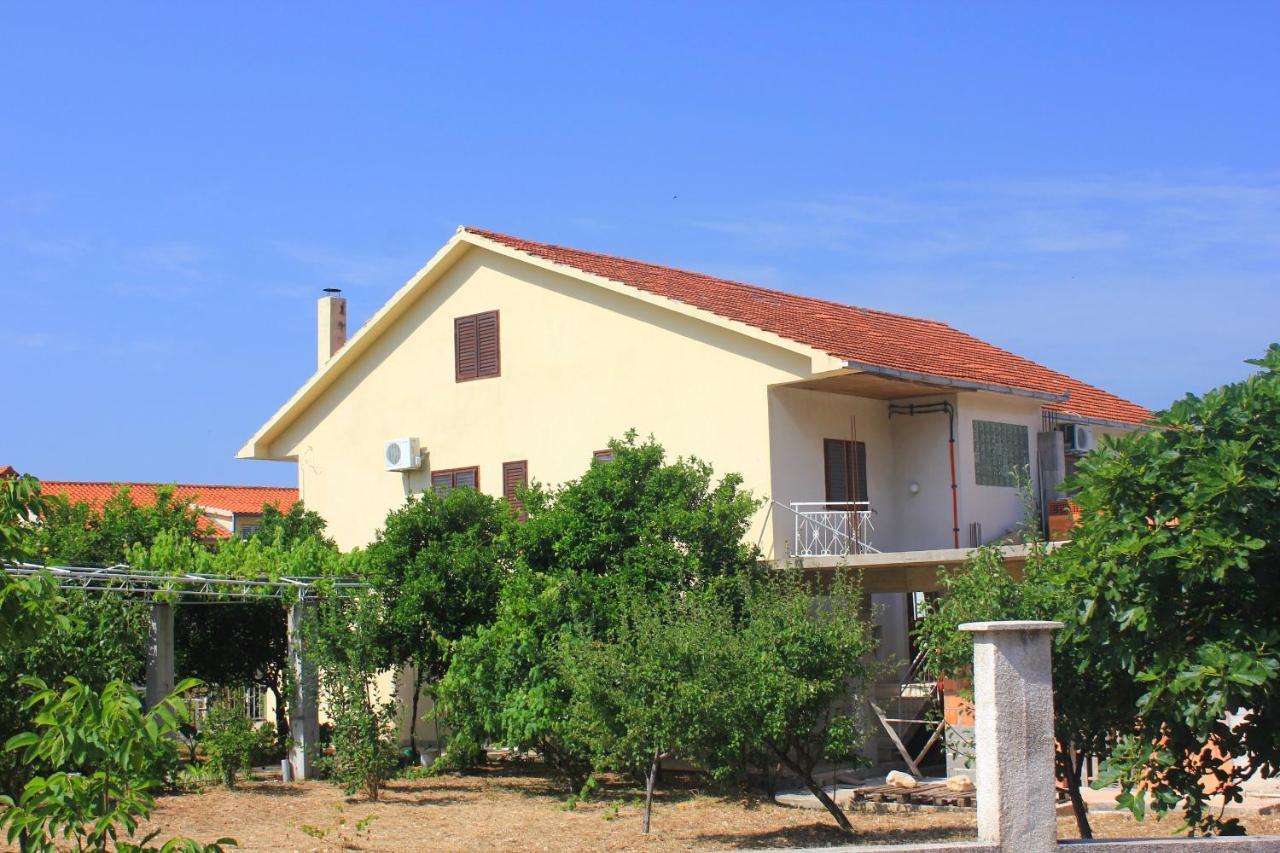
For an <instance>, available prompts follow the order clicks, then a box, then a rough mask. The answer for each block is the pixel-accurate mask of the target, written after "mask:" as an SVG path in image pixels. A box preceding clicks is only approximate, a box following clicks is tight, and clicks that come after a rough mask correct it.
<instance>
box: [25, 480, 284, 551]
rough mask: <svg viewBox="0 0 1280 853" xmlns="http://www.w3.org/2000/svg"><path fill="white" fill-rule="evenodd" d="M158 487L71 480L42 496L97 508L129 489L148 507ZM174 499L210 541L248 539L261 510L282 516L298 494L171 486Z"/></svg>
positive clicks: (43, 486)
mask: <svg viewBox="0 0 1280 853" xmlns="http://www.w3.org/2000/svg"><path fill="white" fill-rule="evenodd" d="M161 485H162V484H160V483H104V482H92V483H91V482H80V481H73V480H43V481H41V483H40V490H41V493H42V494H45V495H61V496H63V497H65V498H66V499H67V500H68V501H70V502H71V503H85V504H88V505H89V506H92V507H94V508H100V507H101V506H102V505H103V503H105V502H106V501H107V500H108V499H110V498H111V496H112V495H114V494H115V493H116V492H117V491H118V490H120V489H121V488H128V490H129V496H130V497H131V498H132V499H133V502H134V504H136V505H138V506H148V505H151V504H154V503H155V501H156V490H157V489H158V488H159V487H160V486H161ZM173 488H174V498H175V499H176V500H179V501H190V502H191V504H192V505H193V506H194V507H195V508H196V509H197V510H198V511H199V512H200V531H201V533H202V534H203V535H204V537H205V538H206V539H208V540H211V541H217V540H220V539H229V538H231V537H232V536H240V537H248V536H252V535H253V533H254V532H255V531H256V530H257V529H258V525H259V524H260V523H261V521H262V508H263V506H265V505H267V504H270V505H271V506H274V507H275V508H276V509H278V510H280V511H281V512H288V511H289V508H290V507H292V506H293V505H294V504H295V503H297V502H298V490H297V489H291V488H284V487H276V486H209V485H195V484H190V483H177V484H173Z"/></svg>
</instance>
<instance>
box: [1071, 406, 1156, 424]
mask: <svg viewBox="0 0 1280 853" xmlns="http://www.w3.org/2000/svg"><path fill="white" fill-rule="evenodd" d="M1050 413H1051V414H1052V415H1053V418H1054V420H1058V421H1062V422H1063V423H1071V424H1081V425H1083V426H1099V427H1113V428H1115V429H1151V426H1152V425H1151V424H1150V423H1130V422H1128V421H1113V420H1107V419H1106V418H1091V417H1088V416H1087V415H1075V414H1072V413H1070V412H1060V411H1058V410H1057V409H1050Z"/></svg>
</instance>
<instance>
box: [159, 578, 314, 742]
mask: <svg viewBox="0 0 1280 853" xmlns="http://www.w3.org/2000/svg"><path fill="white" fill-rule="evenodd" d="M286 612H287V611H286V609H285V607H283V606H282V605H281V602H279V601H277V600H265V601H237V602H232V601H223V602H215V603H212V604H190V603H187V604H180V605H178V607H177V609H176V612H175V613H174V668H175V670H176V671H178V672H180V673H182V674H184V675H188V676H191V677H192V678H198V679H200V680H201V681H203V682H205V683H206V684H210V685H214V686H217V687H227V688H247V687H261V688H263V689H265V690H267V691H269V692H270V693H271V695H272V698H273V699H274V706H275V727H274V728H275V731H276V735H277V738H278V745H279V746H283V745H284V740H285V738H286V737H287V736H288V733H289V727H288V721H289V716H288V711H287V705H288V703H287V702H286V701H285V699H286V694H287V693H288V691H287V689H286V682H287V681H288V678H289V670H288V657H289V637H288V631H287V627H286V622H287V620H286ZM228 649H235V650H236V651H235V654H227V650H228ZM241 716H243V713H242V714H241Z"/></svg>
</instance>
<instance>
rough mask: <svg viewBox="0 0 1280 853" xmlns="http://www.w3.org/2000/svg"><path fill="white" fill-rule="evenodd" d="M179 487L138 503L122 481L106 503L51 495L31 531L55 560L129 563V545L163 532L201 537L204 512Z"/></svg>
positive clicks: (36, 544)
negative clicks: (178, 494) (177, 494)
mask: <svg viewBox="0 0 1280 853" xmlns="http://www.w3.org/2000/svg"><path fill="white" fill-rule="evenodd" d="M175 491H176V489H175V487H174V486H171V485H167V486H158V487H157V488H156V499H155V502H154V503H148V504H145V505H138V504H135V503H134V499H133V494H132V492H131V490H130V488H129V487H128V486H119V487H117V488H116V490H115V491H114V492H113V493H112V495H111V497H110V498H108V499H107V500H106V501H104V502H103V504H102V506H101V508H97V507H93V506H90V505H89V504H86V503H84V502H78V501H77V502H73V501H70V500H69V499H68V498H67V497H66V496H65V495H53V496H50V497H48V498H47V499H46V501H45V506H44V508H43V509H44V511H43V514H42V517H41V520H40V523H39V524H38V525H36V526H35V527H34V528H33V531H32V532H33V535H34V537H35V539H34V550H35V551H36V552H37V553H39V554H40V555H42V557H43V559H44V560H45V561H47V562H48V563H50V564H58V565H64V566H65V565H110V564H113V563H120V562H124V561H125V560H126V556H125V551H126V549H127V548H128V547H129V546H131V545H136V544H138V543H144V544H147V543H150V542H152V541H154V540H155V538H156V536H157V535H158V534H160V533H161V531H166V532H170V533H173V534H175V535H177V536H181V537H185V538H190V539H193V540H198V539H199V538H200V532H199V529H200V528H199V525H200V512H199V511H198V510H197V509H196V508H195V507H194V506H193V505H192V504H191V502H190V501H188V500H179V499H178V498H177V497H175Z"/></svg>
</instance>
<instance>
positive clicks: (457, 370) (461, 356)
mask: <svg viewBox="0 0 1280 853" xmlns="http://www.w3.org/2000/svg"><path fill="white" fill-rule="evenodd" d="M453 355H454V376H455V378H456V379H457V381H459V382H466V381H468V380H470V379H482V378H484V377H486V376H498V375H500V374H501V371H502V354H501V349H500V347H499V345H498V312H497V311H486V312H485V313H483V314H472V315H471V316H469V317H458V318H457V319H455V320H454V321H453Z"/></svg>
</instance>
